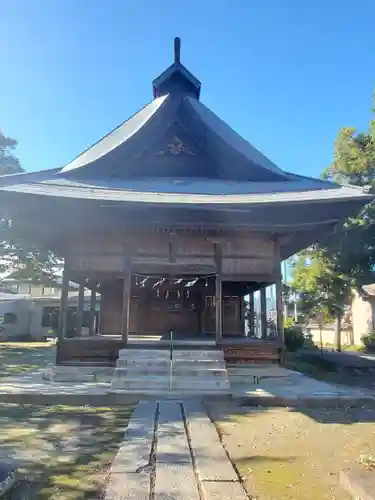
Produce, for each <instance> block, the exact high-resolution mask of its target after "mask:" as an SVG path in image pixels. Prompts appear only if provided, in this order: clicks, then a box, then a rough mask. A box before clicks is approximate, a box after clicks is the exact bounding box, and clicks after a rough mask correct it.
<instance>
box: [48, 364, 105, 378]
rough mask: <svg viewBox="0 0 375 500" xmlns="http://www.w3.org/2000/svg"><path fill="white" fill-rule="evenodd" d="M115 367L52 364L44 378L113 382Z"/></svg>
mask: <svg viewBox="0 0 375 500" xmlns="http://www.w3.org/2000/svg"><path fill="white" fill-rule="evenodd" d="M113 371H114V369H113V368H111V367H107V366H67V365H66V366H50V367H48V368H46V369H45V370H43V371H42V378H43V379H44V380H48V381H50V382H111V380H112V377H113Z"/></svg>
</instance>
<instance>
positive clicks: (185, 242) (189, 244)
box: [172, 237, 214, 256]
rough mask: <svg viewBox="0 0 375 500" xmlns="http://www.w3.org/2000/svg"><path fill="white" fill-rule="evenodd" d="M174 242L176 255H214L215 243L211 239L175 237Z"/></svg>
mask: <svg viewBox="0 0 375 500" xmlns="http://www.w3.org/2000/svg"><path fill="white" fill-rule="evenodd" d="M172 244H173V246H174V249H175V252H176V255H180V256H185V255H202V256H213V255H214V245H213V243H212V242H211V241H208V240H207V239H206V238H204V237H202V238H194V237H191V238H186V237H183V238H180V237H178V238H173V239H172Z"/></svg>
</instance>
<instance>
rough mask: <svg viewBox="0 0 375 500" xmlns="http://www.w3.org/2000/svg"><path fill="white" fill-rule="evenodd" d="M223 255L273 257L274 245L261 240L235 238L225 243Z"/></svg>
mask: <svg viewBox="0 0 375 500" xmlns="http://www.w3.org/2000/svg"><path fill="white" fill-rule="evenodd" d="M222 248H223V251H222V253H223V255H224V256H225V255H232V256H237V255H238V256H239V257H240V256H243V257H245V256H257V255H259V256H262V257H273V255H274V243H273V242H272V241H267V240H266V239H261V238H233V239H230V240H228V241H226V242H224V243H223V245H222Z"/></svg>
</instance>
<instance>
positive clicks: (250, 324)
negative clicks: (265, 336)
mask: <svg viewBox="0 0 375 500" xmlns="http://www.w3.org/2000/svg"><path fill="white" fill-rule="evenodd" d="M254 312H255V309H254V293H253V292H251V293H249V318H248V328H249V333H248V336H249V337H254V333H255V314H254Z"/></svg>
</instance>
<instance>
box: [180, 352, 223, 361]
mask: <svg viewBox="0 0 375 500" xmlns="http://www.w3.org/2000/svg"><path fill="white" fill-rule="evenodd" d="M173 359H175V360H206V359H210V360H216V361H221V360H223V359H224V353H223V351H222V350H219V349H216V350H208V351H206V350H197V351H193V350H186V349H179V350H174V351H173Z"/></svg>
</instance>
